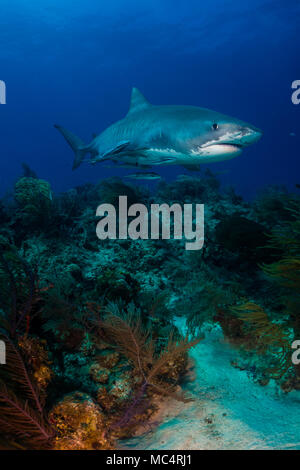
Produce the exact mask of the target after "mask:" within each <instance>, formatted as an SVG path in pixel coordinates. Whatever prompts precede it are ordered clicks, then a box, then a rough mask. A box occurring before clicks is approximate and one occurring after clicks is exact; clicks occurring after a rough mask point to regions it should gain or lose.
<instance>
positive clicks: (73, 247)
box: [0, 168, 300, 449]
mask: <svg viewBox="0 0 300 470" xmlns="http://www.w3.org/2000/svg"><path fill="white" fill-rule="evenodd" d="M24 171H25V172H26V176H23V177H22V178H21V179H19V180H18V181H17V183H16V186H15V197H14V203H13V202H11V201H10V202H6V201H4V200H3V201H1V206H0V222H1V226H0V298H1V306H0V331H1V338H2V337H3V340H4V341H5V343H7V344H8V348H7V349H8V358H7V365H6V366H1V368H0V380H1V390H0V445H1V447H3V448H22V449H23V448H26V449H39V448H53V449H111V448H116V447H118V440H119V439H124V438H127V437H130V436H133V435H135V434H136V433H137V432H141V429H144V428H145V427H147V424H148V423H149V422H150V418H151V417H152V416H153V414H154V412H155V411H156V409H157V403H158V401H160V402H162V401H163V400H164V399H165V398H166V397H167V399H169V398H168V397H172V399H173V398H175V399H176V400H179V401H183V402H186V401H188V400H189V399H190V396H189V395H188V394H186V393H185V391H184V386H183V381H184V380H186V376H185V374H186V371H187V370H188V368H189V366H188V354H189V351H190V349H191V348H192V347H193V346H195V345H196V344H197V343H198V341H199V340H200V338H203V337H204V336H205V334H206V332H207V331H208V329H209V328H215V327H216V325H219V328H220V327H221V329H222V332H223V336H224V339H225V341H226V343H227V344H228V345H230V348H232V350H234V351H235V353H236V360H232V361H231V365H232V367H234V368H237V369H239V370H241V371H244V372H245V373H246V374H248V376H249V377H250V378H251V380H253V381H254V382H256V383H259V384H260V385H262V386H264V385H266V384H267V383H268V382H270V381H271V380H272V381H273V382H274V384H275V385H274V386H275V387H277V388H278V391H279V392H280V391H283V392H284V393H287V392H289V391H292V390H299V388H300V385H299V372H300V370H299V367H297V366H294V365H293V364H292V363H291V360H290V358H291V349H290V345H291V343H292V341H293V340H294V339H299V337H300V320H299V318H300V317H299V307H300V305H299V298H300V297H299V281H300V276H299V268H300V258H299V257H300V242H299V240H300V235H299V234H300V228H299V227H300V222H299V221H300V214H299V209H298V207H299V202H300V201H299V196H297V195H295V194H290V193H288V192H287V191H286V190H284V189H283V188H270V189H267V190H266V191H265V192H264V193H262V194H261V195H260V196H259V197H258V198H257V199H256V200H255V201H254V202H253V203H249V202H246V201H244V200H243V199H242V198H241V197H240V196H238V195H237V194H236V193H235V192H234V190H233V189H232V188H225V189H224V190H223V189H222V188H221V186H220V183H219V181H218V179H217V177H216V175H214V174H213V173H212V172H210V171H206V172H203V173H202V172H201V173H200V175H199V176H187V175H181V176H180V177H178V178H177V180H176V181H174V182H166V181H162V182H160V183H159V184H158V186H157V189H156V190H155V191H153V192H150V191H149V190H145V189H144V188H143V187H141V186H139V187H135V186H132V185H127V184H125V183H123V181H122V180H121V179H120V178H111V179H108V180H104V181H101V182H99V183H98V184H96V185H91V184H86V185H83V186H80V187H77V188H73V189H72V190H70V191H68V192H66V193H63V194H60V195H57V194H52V191H51V188H50V184H49V183H47V182H45V181H43V180H40V179H38V178H37V177H36V176H35V175H34V174H33V173H31V171H30V169H28V168H24ZM119 195H127V196H128V199H129V200H128V203H129V204H132V203H136V202H143V203H144V204H146V206H148V207H149V205H150V204H151V203H153V202H155V203H168V204H170V205H171V204H173V203H175V202H177V203H180V204H184V203H196V202H197V203H204V204H205V233H206V235H205V237H206V238H205V244H204V248H203V249H202V250H199V251H198V252H192V253H191V252H188V251H186V250H185V247H184V240H172V239H170V240H102V241H100V240H98V239H97V237H96V233H95V226H96V218H95V210H96V207H97V206H98V205H99V203H100V202H107V203H113V204H114V203H116V201H117V198H118V197H119ZM178 317H182V318H183V319H184V320H185V323H186V325H187V334H188V335H190V337H189V338H188V336H186V337H185V336H183V335H182V334H181V333H180V332H179V331H178V329H177V327H176V326H175V324H176V321H177V319H178ZM279 392H278V393H279ZM6 421H9V423H10V424H9V426H4V422H6Z"/></svg>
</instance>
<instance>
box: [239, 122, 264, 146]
mask: <svg viewBox="0 0 300 470" xmlns="http://www.w3.org/2000/svg"><path fill="white" fill-rule="evenodd" d="M261 136H262V131H261V130H260V129H257V128H256V127H246V128H244V130H243V137H242V138H241V140H240V145H241V146H245V147H246V146H247V145H252V144H254V143H255V142H257V141H258V140H259V139H260V138H261Z"/></svg>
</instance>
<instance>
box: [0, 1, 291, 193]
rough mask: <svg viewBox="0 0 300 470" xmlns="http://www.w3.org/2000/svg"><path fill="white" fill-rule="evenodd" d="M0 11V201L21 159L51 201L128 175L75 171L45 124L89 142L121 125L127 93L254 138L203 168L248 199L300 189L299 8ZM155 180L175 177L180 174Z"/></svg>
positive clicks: (110, 5) (43, 6)
mask: <svg viewBox="0 0 300 470" xmlns="http://www.w3.org/2000/svg"><path fill="white" fill-rule="evenodd" d="M0 8H1V11H0V44H1V47H0V79H1V80H4V81H5V82H6V86H7V104H6V105H1V106H0V124H1V125H0V139H1V140H0V152H1V153H0V155H1V157H0V184H1V190H0V191H1V195H3V194H4V192H5V191H9V190H11V189H12V185H13V183H14V181H15V180H16V179H17V177H18V176H20V174H21V172H22V169H21V163H22V162H23V161H25V162H27V163H28V164H29V165H30V166H31V167H32V168H33V169H34V170H35V171H36V172H37V174H38V176H40V177H42V178H45V179H47V180H48V181H50V183H51V185H52V187H53V188H54V190H56V191H62V190H65V189H68V188H71V187H74V185H78V184H81V183H84V182H87V181H91V182H96V181H98V180H99V179H100V178H103V177H107V176H111V175H113V174H125V173H126V171H125V170H120V169H119V170H118V169H108V168H103V166H101V165H97V166H96V167H89V166H87V165H85V166H81V167H80V168H79V169H78V170H77V171H75V172H72V170H71V167H72V160H73V154H72V151H71V150H70V148H69V147H68V146H67V145H66V143H65V142H64V141H63V139H62V137H61V136H60V135H59V134H58V132H57V131H56V130H55V129H54V128H53V124H54V123H56V122H58V123H60V124H62V125H64V126H66V127H67V128H68V129H70V130H73V131H74V132H75V133H76V134H78V135H79V136H81V137H82V138H83V140H85V141H89V140H90V139H91V135H92V133H94V132H95V133H98V132H100V131H101V130H103V129H104V128H105V127H106V126H107V125H109V124H111V123H112V122H114V121H116V120H118V119H120V118H121V117H122V116H124V114H125V113H126V112H127V109H128V103H129V97H130V91H131V87H132V86H137V87H138V88H139V89H140V90H141V91H142V92H143V93H144V94H145V96H146V97H147V98H148V99H149V101H151V102H152V103H154V104H192V105H199V106H203V107H207V108H211V109H213V110H217V111H220V112H222V113H225V114H229V115H231V116H234V117H238V118H240V119H242V120H244V121H248V122H250V123H252V124H254V125H255V126H257V127H259V128H261V129H262V130H263V131H264V136H263V138H262V139H261V141H260V142H258V143H257V144H255V145H254V146H251V147H249V148H248V149H246V151H244V152H243V155H242V156H241V157H239V158H236V159H234V160H231V161H227V162H221V163H216V164H212V165H210V168H211V169H212V170H213V171H218V172H222V171H224V170H226V174H223V175H222V176H220V178H221V179H222V181H223V183H224V184H233V185H234V186H235V187H236V189H237V191H238V192H240V193H241V194H242V195H244V196H245V197H252V196H253V195H254V194H255V192H256V191H257V190H258V189H260V188H261V187H263V186H264V185H266V184H285V185H287V186H288V187H289V188H290V189H293V188H294V185H295V183H300V174H299V169H300V162H299V142H300V129H299V123H300V119H299V118H300V105H298V106H296V105H294V104H292V102H291V94H292V90H291V83H292V81H293V80H296V79H300V62H299V43H300V39H299V32H298V31H299V29H298V27H299V20H300V3H299V1H289V2H286V1H278V0H277V1H276V0H275V1H271V0H252V1H251V2H247V1H242V2H241V1H226V0H223V1H221V0H214V1H208V0H206V1H201V2H199V0H189V1H177V0H160V1H157V0H143V1H137V0H136V1H134V0H126V1H125V0H118V1H116V0H112V1H101V2H99V1H96V0H94V1H92V0H85V1H84V2H83V1H79V0H64V1H63V2H59V1H58V0H27V1H25V0H2V1H1V7H0ZM290 133H294V134H295V135H290ZM227 170H228V171H227ZM159 172H160V173H161V174H162V175H164V176H165V177H166V178H168V179H172V178H174V176H175V175H176V174H178V173H182V169H179V168H177V167H176V168H172V167H166V168H162V169H161V170H160V169H159Z"/></svg>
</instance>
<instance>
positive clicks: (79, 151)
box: [54, 124, 89, 170]
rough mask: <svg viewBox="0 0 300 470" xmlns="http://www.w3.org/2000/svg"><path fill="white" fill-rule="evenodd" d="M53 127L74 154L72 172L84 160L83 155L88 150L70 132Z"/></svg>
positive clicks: (62, 128)
mask: <svg viewBox="0 0 300 470" xmlns="http://www.w3.org/2000/svg"><path fill="white" fill-rule="evenodd" d="M54 127H55V128H56V129H58V130H59V132H60V133H61V134H62V135H63V136H64V138H65V139H66V141H67V142H68V144H69V145H70V146H71V147H72V149H73V151H74V153H75V158H74V162H73V170H75V168H78V167H79V165H80V164H81V162H82V160H83V159H84V156H85V154H86V153H87V152H88V151H89V150H88V149H87V147H86V145H85V144H84V142H83V141H82V140H81V139H80V138H79V137H77V136H76V135H75V134H73V133H72V132H70V131H68V130H67V129H65V128H64V127H61V126H58V125H57V124H55V125H54Z"/></svg>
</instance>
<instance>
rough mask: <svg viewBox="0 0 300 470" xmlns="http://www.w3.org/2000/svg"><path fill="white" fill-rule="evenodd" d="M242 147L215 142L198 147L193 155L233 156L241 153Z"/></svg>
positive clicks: (193, 151)
mask: <svg viewBox="0 0 300 470" xmlns="http://www.w3.org/2000/svg"><path fill="white" fill-rule="evenodd" d="M241 151H242V145H240V144H235V143H229V142H228V143H225V142H220V143H217V142H214V143H212V142H211V143H209V144H205V145H202V146H199V147H197V148H196V149H193V150H192V154H194V155H203V156H207V155H216V156H217V155H232V154H237V153H241Z"/></svg>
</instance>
